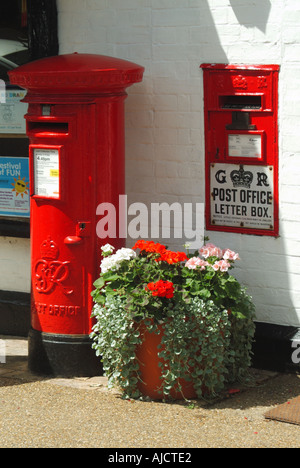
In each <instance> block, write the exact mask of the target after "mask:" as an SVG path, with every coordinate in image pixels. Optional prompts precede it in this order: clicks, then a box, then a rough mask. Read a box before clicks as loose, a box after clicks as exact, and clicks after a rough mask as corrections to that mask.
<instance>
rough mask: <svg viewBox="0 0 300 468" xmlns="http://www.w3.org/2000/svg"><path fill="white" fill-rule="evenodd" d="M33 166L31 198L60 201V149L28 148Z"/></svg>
mask: <svg viewBox="0 0 300 468" xmlns="http://www.w3.org/2000/svg"><path fill="white" fill-rule="evenodd" d="M30 152H31V157H32V162H33V164H32V166H33V172H34V174H33V180H34V188H33V194H32V195H33V196H34V197H37V198H52V199H56V200H58V199H60V195H61V190H60V156H61V147H50V148H49V147H48V148H43V147H30Z"/></svg>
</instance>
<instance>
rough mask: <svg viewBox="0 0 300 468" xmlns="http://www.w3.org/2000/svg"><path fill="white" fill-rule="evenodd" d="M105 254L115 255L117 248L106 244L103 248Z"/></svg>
mask: <svg viewBox="0 0 300 468" xmlns="http://www.w3.org/2000/svg"><path fill="white" fill-rule="evenodd" d="M101 250H102V252H103V253H113V251H114V250H115V248H114V247H113V246H112V245H110V244H105V245H103V246H102V247H101Z"/></svg>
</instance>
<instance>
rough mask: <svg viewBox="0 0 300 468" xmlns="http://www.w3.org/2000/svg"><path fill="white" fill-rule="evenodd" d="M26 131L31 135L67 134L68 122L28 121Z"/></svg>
mask: <svg viewBox="0 0 300 468" xmlns="http://www.w3.org/2000/svg"><path fill="white" fill-rule="evenodd" d="M27 131H28V132H29V133H30V134H31V135H36V134H41V133H45V134H47V136H49V135H51V134H52V135H69V124H68V123H65V122H28V124H27Z"/></svg>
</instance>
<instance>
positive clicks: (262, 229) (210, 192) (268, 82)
mask: <svg viewBox="0 0 300 468" xmlns="http://www.w3.org/2000/svg"><path fill="white" fill-rule="evenodd" d="M201 68H202V69H203V79H204V112H205V164H206V228H207V230H216V231H227V232H239V233H245V234H257V235H267V236H278V230H279V226H278V74H279V66H278V65H261V66H260V65H257V66H256V65H249V66H245V65H222V64H203V65H201Z"/></svg>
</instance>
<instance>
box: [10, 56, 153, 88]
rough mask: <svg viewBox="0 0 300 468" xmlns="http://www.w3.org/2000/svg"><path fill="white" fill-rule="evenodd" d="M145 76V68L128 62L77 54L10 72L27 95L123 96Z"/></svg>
mask: <svg viewBox="0 0 300 468" xmlns="http://www.w3.org/2000/svg"><path fill="white" fill-rule="evenodd" d="M143 73H144V68H143V67H141V66H140V65H137V64H135V63H132V62H128V61H127V60H122V59H118V58H114V57H107V56H104V55H96V54H78V53H74V54H67V55H57V56H54V57H47V58H44V59H40V60H36V61H34V62H30V63H27V64H25V65H22V66H20V67H18V68H16V69H15V70H12V71H10V72H9V77H10V82H11V84H13V85H17V86H20V87H21V88H24V89H27V90H28V95H31V94H52V95H53V94H56V95H57V94H59V95H61V94H80V93H82V94H102V93H115V92H122V91H123V92H124V90H125V89H126V88H127V87H129V86H131V85H133V84H134V83H137V82H140V81H142V79H143ZM27 97H28V96H27Z"/></svg>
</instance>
